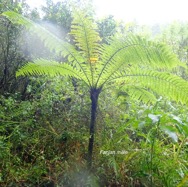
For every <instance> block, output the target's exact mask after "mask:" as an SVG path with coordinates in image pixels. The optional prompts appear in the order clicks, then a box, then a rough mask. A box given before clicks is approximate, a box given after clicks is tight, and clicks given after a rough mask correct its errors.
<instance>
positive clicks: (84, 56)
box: [3, 11, 188, 168]
mask: <svg viewBox="0 0 188 187" xmlns="http://www.w3.org/2000/svg"><path fill="white" fill-rule="evenodd" d="M3 15H4V16H6V17H7V18H8V19H9V20H10V21H12V22H13V23H16V24H21V25H23V26H25V28H26V29H27V30H29V31H30V32H32V33H33V34H34V35H37V36H38V37H39V38H40V39H41V40H42V41H43V42H44V44H45V46H46V47H47V48H49V49H50V50H51V51H53V52H55V53H57V54H58V55H62V56H63V57H65V59H66V62H61V63H57V62H55V61H49V60H45V59H38V60H34V62H29V63H28V64H26V65H25V66H24V67H22V68H21V69H20V70H19V71H18V72H17V76H21V75H44V74H47V75H51V76H56V75H61V76H71V77H75V78H77V79H78V80H82V81H84V82H85V83H86V84H87V85H88V88H89V92H90V99H91V121H90V137H89V146H88V166H89V168H90V167H91V163H92V151H93V142H94V132H95V130H94V129H95V121H96V111H97V104H98V97H99V95H100V93H101V91H103V90H104V89H107V88H108V87H112V86H113V87H114V85H119V84H120V85H121V86H125V89H126V91H127V92H128V93H129V95H130V96H132V97H133V98H135V99H140V100H142V101H145V102H154V101H155V100H156V98H155V96H152V94H149V92H148V91H149V90H152V91H153V92H156V93H158V94H160V95H165V96H168V97H169V98H170V99H172V100H175V101H177V102H180V103H182V104H187V103H188V99H187V98H188V84H187V82H186V81H185V80H183V79H181V78H180V77H177V76H175V75H172V74H170V73H166V72H165V71H169V72H172V71H171V70H172V69H173V68H174V67H176V66H182V63H180V62H179V60H178V59H177V57H176V56H175V55H174V54H173V53H172V52H171V50H170V49H169V48H168V47H167V46H165V45H163V44H159V43H154V42H151V41H147V40H146V39H144V38H142V37H139V36H133V35H127V36H126V37H124V36H121V37H117V36H116V37H114V38H112V39H111V41H109V44H100V38H99V34H98V33H97V30H96V29H97V28H96V25H95V23H94V21H93V19H92V18H91V17H90V16H88V15H87V14H86V13H83V12H80V11H76V12H75V14H74V19H73V22H72V27H71V29H72V30H71V33H70V34H71V35H72V37H73V38H74V42H75V45H72V44H70V43H68V42H65V41H63V40H60V39H59V38H57V37H56V36H55V35H53V34H52V33H50V32H49V31H47V30H46V29H45V28H43V27H41V26H40V25H38V24H36V23H34V22H32V21H30V20H28V19H27V18H24V17H23V16H21V15H18V14H16V13H14V12H5V13H3ZM159 70H162V71H163V72H160V71H159Z"/></svg>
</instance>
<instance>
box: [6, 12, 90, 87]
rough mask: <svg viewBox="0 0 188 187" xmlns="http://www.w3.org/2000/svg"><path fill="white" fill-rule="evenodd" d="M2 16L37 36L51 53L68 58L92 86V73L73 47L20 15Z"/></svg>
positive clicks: (12, 13) (10, 13)
mask: <svg viewBox="0 0 188 187" xmlns="http://www.w3.org/2000/svg"><path fill="white" fill-rule="evenodd" d="M2 15H3V16H5V17H6V18H7V19H9V20H10V21H11V22H13V23H15V24H21V25H23V26H24V27H25V28H26V29H27V30H28V31H30V32H31V33H32V34H35V35H37V36H38V37H39V38H40V39H41V40H42V41H43V43H44V45H45V46H46V47H47V48H48V49H50V50H51V51H53V52H56V53H57V54H58V55H62V56H63V57H67V58H68V62H69V63H70V64H71V65H73V66H74V67H76V68H77V70H78V71H82V72H83V74H85V77H86V78H87V82H88V83H89V84H91V83H90V81H91V76H89V75H90V73H88V71H89V68H88V67H87V66H86V65H84V58H83V57H82V55H81V54H80V53H79V52H78V51H77V50H76V49H75V47H74V46H73V45H71V44H70V43H67V42H65V41H63V40H61V39H59V38H58V37H56V36H55V35H53V34H52V33H51V32H49V31H48V30H47V29H45V28H44V27H41V26H40V25H39V24H36V23H34V22H33V21H31V20H29V19H27V18H25V17H23V16H22V15H20V14H17V13H15V12H12V11H7V12H4V13H3V14H2Z"/></svg>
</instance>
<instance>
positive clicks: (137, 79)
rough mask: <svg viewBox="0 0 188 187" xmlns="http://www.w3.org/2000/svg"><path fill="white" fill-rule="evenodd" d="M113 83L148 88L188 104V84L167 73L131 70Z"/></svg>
mask: <svg viewBox="0 0 188 187" xmlns="http://www.w3.org/2000/svg"><path fill="white" fill-rule="evenodd" d="M111 81H116V82H121V84H125V85H126V83H127V82H128V83H129V84H131V83H132V84H133V85H134V86H139V87H142V88H147V89H150V90H152V91H153V92H155V93H157V94H159V95H163V96H166V97H168V98H170V99H172V100H174V101H176V102H180V103H181V104H188V83H187V81H185V80H183V79H182V78H180V77H178V76H175V75H172V74H170V73H165V72H157V71H151V70H143V69H136V68H134V69H130V71H129V72H127V73H125V74H124V75H121V76H120V77H117V78H116V79H113V80H112V79H111Z"/></svg>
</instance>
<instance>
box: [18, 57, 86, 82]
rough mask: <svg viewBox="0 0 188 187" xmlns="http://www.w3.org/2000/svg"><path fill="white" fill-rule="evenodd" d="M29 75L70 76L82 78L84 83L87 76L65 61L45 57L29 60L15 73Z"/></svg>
mask: <svg viewBox="0 0 188 187" xmlns="http://www.w3.org/2000/svg"><path fill="white" fill-rule="evenodd" d="M31 75H48V76H53V77H54V76H58V75H60V76H70V77H75V78H77V79H80V80H83V81H84V82H85V83H86V84H88V82H87V78H86V77H84V74H83V73H82V72H80V71H78V70H77V69H75V68H73V67H72V66H71V65H69V64H67V63H63V64H60V63H58V62H56V61H49V60H45V59H37V60H35V61H34V62H29V63H27V64H26V65H25V66H23V67H22V68H21V69H19V70H18V71H17V73H16V76H17V77H18V76H31Z"/></svg>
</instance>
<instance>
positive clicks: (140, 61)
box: [97, 35, 180, 85]
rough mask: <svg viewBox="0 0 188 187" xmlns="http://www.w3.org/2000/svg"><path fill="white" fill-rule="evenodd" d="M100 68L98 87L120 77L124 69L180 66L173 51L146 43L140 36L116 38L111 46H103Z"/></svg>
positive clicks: (164, 46)
mask: <svg viewBox="0 0 188 187" xmlns="http://www.w3.org/2000/svg"><path fill="white" fill-rule="evenodd" d="M101 53H102V55H101V58H100V60H101V61H102V62H103V63H102V64H101V67H100V68H98V72H99V78H98V81H97V84H98V85H101V84H104V83H106V81H108V79H109V78H111V77H112V76H116V74H118V75H119V72H120V71H122V68H123V67H129V66H137V67H140V68H143V67H150V68H153V69H159V68H160V69H172V68H174V67H176V66H178V65H180V62H179V60H178V59H177V57H176V56H175V55H174V54H173V53H172V51H171V50H170V49H169V48H168V47H167V46H166V45H162V44H156V43H154V42H151V41H146V40H145V39H143V38H141V37H139V36H132V35H130V36H127V37H126V38H125V37H124V38H121V39H120V38H114V39H113V40H112V41H111V44H110V45H103V46H102V51H101Z"/></svg>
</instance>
